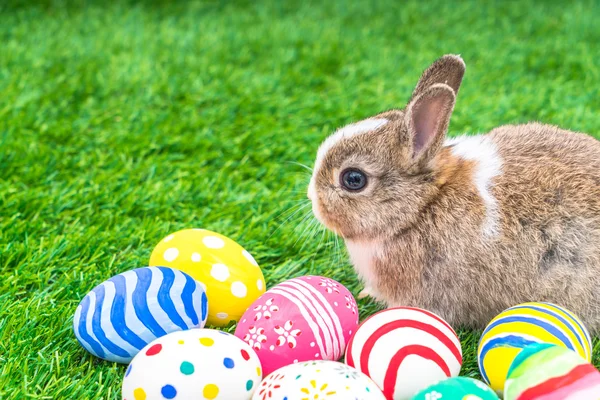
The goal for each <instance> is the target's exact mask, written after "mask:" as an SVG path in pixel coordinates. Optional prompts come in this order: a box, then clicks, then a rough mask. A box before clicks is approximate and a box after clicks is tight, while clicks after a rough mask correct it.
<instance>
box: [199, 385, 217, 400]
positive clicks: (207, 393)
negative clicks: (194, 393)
mask: <svg viewBox="0 0 600 400" xmlns="http://www.w3.org/2000/svg"><path fill="white" fill-rule="evenodd" d="M202 395H203V396H204V397H206V398H207V399H214V398H216V397H217V396H218V395H219V387H218V386H217V385H214V384H212V383H209V384H208V385H206V386H204V390H202Z"/></svg>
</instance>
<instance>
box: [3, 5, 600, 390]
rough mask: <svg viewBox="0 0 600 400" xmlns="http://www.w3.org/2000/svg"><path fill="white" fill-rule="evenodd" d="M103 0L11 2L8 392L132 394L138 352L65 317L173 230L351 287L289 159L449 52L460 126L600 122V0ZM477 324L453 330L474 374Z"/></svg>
mask: <svg viewBox="0 0 600 400" xmlns="http://www.w3.org/2000/svg"><path fill="white" fill-rule="evenodd" d="M103 3H104V2H83V1H81V2H76V3H75V2H66V1H45V2H39V3H36V2H23V1H10V0H9V1H3V2H2V3H0V46H1V47H0V278H1V279H0V398H2V399H23V398H47V399H75V398H77V399H88V398H89V399H91V398H103V399H104V398H107V399H113V398H114V399H116V398H120V383H121V379H122V375H123V373H124V370H125V368H124V366H119V365H116V364H112V363H108V362H104V361H100V360H98V359H95V358H94V357H92V356H91V355H88V354H87V353H86V352H85V351H84V350H83V348H81V347H80V346H79V345H78V343H77V341H76V339H75V337H74V335H73V333H72V330H71V321H72V315H73V312H74V311H75V308H76V306H77V304H78V302H79V300H80V299H81V298H82V297H83V296H84V295H85V294H86V293H87V291H89V290H90V289H91V288H93V287H94V286H95V285H97V284H98V283H100V282H102V281H103V280H105V279H107V278H109V277H111V276H112V275H115V274H117V273H119V272H122V271H124V270H127V269H131V268H135V267H139V266H144V265H146V263H147V262H148V259H149V255H150V252H151V251H152V248H153V246H154V244H156V243H157V242H158V240H160V239H161V238H162V237H163V236H165V235H166V234H168V233H170V232H173V231H175V230H178V229H182V228H187V227H204V228H207V229H211V230H215V231H218V232H220V233H223V234H225V235H227V236H229V237H231V238H232V239H234V240H236V241H238V242H239V243H240V244H242V245H243V246H245V247H246V248H247V249H248V250H250V251H251V253H252V254H253V255H254V257H255V258H256V259H257V260H258V262H259V263H260V265H261V266H262V267H263V270H264V273H265V277H266V279H267V283H268V285H269V287H270V286H273V285H274V284H276V283H278V282H280V281H282V280H284V279H286V278H289V277H292V276H298V275H303V274H308V273H311V274H322V275H327V276H330V277H332V278H334V279H337V280H339V281H341V282H342V283H344V284H345V285H347V286H348V287H349V288H350V289H351V290H352V291H353V292H354V293H355V294H357V293H358V291H359V290H360V289H361V288H360V286H359V285H358V283H357V281H356V278H355V275H354V273H353V271H352V269H351V266H350V265H349V263H348V261H347V256H346V255H345V253H344V252H343V250H342V251H338V250H337V248H336V245H335V241H334V238H333V236H332V235H327V234H323V232H322V231H316V229H317V228H316V225H314V224H313V225H311V224H310V223H309V222H308V221H309V220H310V219H304V218H303V217H304V212H305V211H307V210H308V208H305V209H303V210H300V212H298V213H297V214H295V215H293V216H292V212H293V211H294V209H293V208H292V207H294V206H296V205H300V204H304V203H303V202H302V201H304V199H305V190H306V184H307V182H308V174H307V172H306V171H305V170H304V169H303V168H302V167H300V166H299V165H297V164H295V163H296V162H298V163H303V164H307V165H312V162H313V159H314V156H315V151H316V149H317V147H318V144H319V143H320V141H321V140H322V139H323V138H325V137H326V136H327V135H328V134H329V133H331V132H332V130H333V129H334V128H336V127H338V126H340V125H343V124H345V123H348V122H351V121H353V120H357V119H360V118H364V117H366V116H369V115H371V114H374V113H376V112H379V111H382V110H384V109H387V108H391V107H398V106H403V105H404V102H405V101H406V100H407V99H408V97H409V95H410V92H411V90H412V88H413V87H414V85H415V83H416V81H417V79H418V76H419V74H420V72H421V71H422V70H423V69H424V68H425V67H426V66H427V65H428V64H429V63H430V62H432V61H433V60H434V59H435V58H437V57H439V56H440V55H442V54H445V53H459V54H461V55H462V56H463V58H464V59H465V61H466V63H467V73H466V77H465V80H464V83H463V87H462V88H461V91H460V93H459V98H458V103H457V107H456V111H455V113H454V116H453V119H452V122H451V127H450V133H451V134H452V135H455V134H458V133H462V132H469V133H475V132H485V131H487V130H489V129H491V128H492V127H494V126H497V125H499V124H503V123H517V122H525V121H528V120H540V121H543V122H547V123H552V124H557V125H561V126H563V127H565V128H568V129H573V130H579V131H585V132H591V133H598V132H600V118H599V117H598V109H599V108H600V93H599V87H600V85H598V81H599V80H600V79H599V78H600V66H599V64H598V62H597V60H598V56H599V55H600V51H599V47H598V43H600V31H599V30H598V29H597V20H598V17H600V10H599V8H598V5H596V3H595V2H578V1H576V2H569V3H566V2H564V3H558V2H556V3H555V2H546V3H543V5H540V4H537V2H534V1H530V0H528V1H521V2H518V3H514V2H511V3H508V2H498V3H487V4H483V5H482V4H479V3H480V2H478V1H475V0H473V1H463V2H446V1H432V2H420V1H412V0H411V1H407V2H395V1H389V2H383V1H380V2H355V3H349V2H343V1H331V2H317V1H312V2H297V3H296V2H285V3H282V2H277V1H271V2H258V3H252V2H178V3H174V4H172V3H170V2H167V1H160V2H150V1H138V2H134V1H130V2H111V3H110V4H103ZM290 210H291V211H290ZM290 216H291V218H289V220H287V221H286V219H287V218H288V217H290ZM284 222H285V223H284ZM282 223H283V225H282ZM313 233H314V235H313ZM360 306H361V314H362V316H363V317H365V316H367V315H369V314H370V313H372V312H374V311H375V310H376V309H378V307H377V306H376V305H375V304H373V303H370V302H368V301H366V300H364V301H361V302H360ZM230 329H231V328H230ZM478 335H479V333H478V332H470V331H464V330H462V331H460V336H461V340H462V342H463V349H464V350H463V351H464V355H465V363H464V367H463V371H462V373H463V375H470V376H475V377H477V376H478V375H477V364H476V361H475V351H476V344H477V340H478ZM599 350H600V349H598V346H596V359H595V360H596V365H600V364H599V363H598V361H599V359H598V353H600V351H599Z"/></svg>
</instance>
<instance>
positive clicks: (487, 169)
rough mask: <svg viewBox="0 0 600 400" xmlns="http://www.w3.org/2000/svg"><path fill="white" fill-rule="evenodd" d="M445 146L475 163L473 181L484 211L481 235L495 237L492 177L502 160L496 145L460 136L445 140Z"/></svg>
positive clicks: (496, 218)
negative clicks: (450, 147) (483, 205)
mask: <svg viewBox="0 0 600 400" xmlns="http://www.w3.org/2000/svg"><path fill="white" fill-rule="evenodd" d="M445 145H446V146H450V145H454V147H452V153H453V154H454V155H456V156H458V157H462V158H464V159H466V160H472V161H476V162H477V167H476V170H475V175H474V177H473V179H474V183H475V186H476V187H477V191H478V192H479V195H480V196H481V199H482V200H483V203H484V204H485V209H486V218H485V222H484V224H483V227H482V229H483V233H484V235H487V236H494V235H497V234H498V233H499V231H500V212H499V210H498V201H497V200H496V198H495V197H494V195H493V194H492V192H491V188H492V185H493V179H494V177H496V176H498V175H500V172H501V171H502V159H501V158H500V156H499V155H498V151H497V149H496V144H495V143H494V142H493V141H492V140H491V139H490V138H489V137H488V136H460V137H457V138H452V139H448V140H446V142H445Z"/></svg>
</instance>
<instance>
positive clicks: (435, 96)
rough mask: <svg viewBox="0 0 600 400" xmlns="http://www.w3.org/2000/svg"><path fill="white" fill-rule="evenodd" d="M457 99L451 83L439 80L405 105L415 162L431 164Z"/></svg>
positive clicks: (406, 122)
mask: <svg viewBox="0 0 600 400" xmlns="http://www.w3.org/2000/svg"><path fill="white" fill-rule="evenodd" d="M455 99H456V96H455V94H454V90H453V89H452V88H451V87H450V86H448V85H446V84H443V83H438V84H434V85H432V86H430V87H428V88H427V89H425V90H423V92H422V93H420V94H419V95H418V96H417V97H416V98H415V99H413V100H411V102H410V103H409V104H408V106H407V107H406V113H405V114H404V121H405V124H406V127H407V129H408V137H409V140H410V141H411V145H412V146H410V147H412V158H413V162H414V163H415V164H420V165H423V164H426V163H428V162H429V161H430V160H431V159H433V157H435V155H436V154H437V153H438V151H439V150H440V148H441V147H442V145H443V143H444V139H445V137H446V132H447V131H448V125H449V123H450V116H451V115H452V111H453V109H454V103H455Z"/></svg>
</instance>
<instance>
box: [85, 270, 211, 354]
mask: <svg viewBox="0 0 600 400" xmlns="http://www.w3.org/2000/svg"><path fill="white" fill-rule="evenodd" d="M207 315H208V300H207V297H206V293H205V292H204V288H203V287H202V286H201V285H200V284H199V283H198V282H196V281H195V280H194V279H192V277H191V276H189V275H188V274H186V273H183V272H181V271H178V270H176V269H171V268H165V267H143V268H138V269H134V270H131V271H127V272H123V273H122V274H119V275H116V276H114V277H112V278H110V279H109V280H107V281H105V282H103V283H101V284H100V285H98V286H96V287H95V288H94V289H92V291H91V292H89V293H88V294H87V295H86V296H85V297H84V298H83V300H81V303H79V306H78V307H77V310H76V311H75V316H74V318H73V330H74V332H75V336H76V337H77V340H79V343H81V345H82V346H83V347H84V348H85V349H86V350H87V351H89V352H90V353H92V354H93V355H95V356H96V357H100V358H103V359H105V360H108V361H115V362H119V363H124V364H126V363H128V362H129V361H131V359H132V358H133V357H134V356H135V355H136V354H137V353H138V352H139V351H140V350H141V349H142V348H143V347H144V346H146V345H147V344H148V343H150V342H151V341H153V340H154V339H156V338H159V337H161V336H164V335H166V334H168V333H171V332H174V331H179V330H186V329H192V328H202V327H203V326H204V324H205V323H206V318H207Z"/></svg>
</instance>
